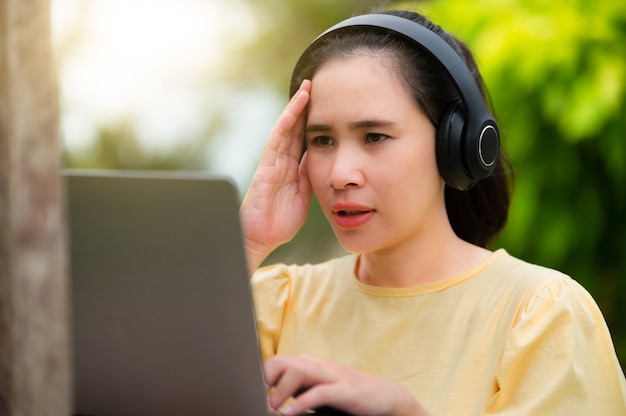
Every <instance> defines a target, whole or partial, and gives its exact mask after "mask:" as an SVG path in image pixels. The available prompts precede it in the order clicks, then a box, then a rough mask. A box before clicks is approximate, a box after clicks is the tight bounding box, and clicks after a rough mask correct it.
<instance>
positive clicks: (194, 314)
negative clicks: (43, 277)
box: [64, 171, 267, 416]
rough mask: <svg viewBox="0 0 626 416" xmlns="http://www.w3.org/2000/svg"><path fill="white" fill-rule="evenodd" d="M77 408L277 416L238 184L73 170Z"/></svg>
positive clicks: (70, 203) (154, 415) (97, 413)
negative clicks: (272, 412) (267, 386)
mask: <svg viewBox="0 0 626 416" xmlns="http://www.w3.org/2000/svg"><path fill="white" fill-rule="evenodd" d="M64 178H65V184H66V191H67V220H68V227H69V233H68V234H69V242H68V243H69V244H68V246H69V247H70V253H69V254H70V267H71V288H72V293H71V295H72V318H73V326H72V328H73V340H74V343H73V348H74V361H73V364H74V387H75V389H74V396H75V397H74V413H75V414H81V415H92V416H113V415H115V416H124V415H133V416H141V415H150V416H159V415H164V416H165V415H168V416H170V415H173V414H185V415H187V416H194V415H203V416H204V415H210V414H211V415H212V414H237V415H254V414H266V413H267V410H266V400H265V392H264V387H263V381H262V376H261V365H260V359H259V352H258V345H257V337H256V331H255V323H254V316H253V310H252V302H251V296H250V288H249V282H248V273H247V270H246V262H245V256H244V252H243V245H242V239H241V231H240V226H239V221H238V209H239V197H238V194H237V192H236V189H235V187H234V186H233V185H232V183H231V182H230V181H229V180H227V179H224V178H218V177H213V176H208V175H203V174H183V173H172V172H167V173H165V172H164V173H155V172H132V173H131V172H85V171H78V172H77V171H66V172H64Z"/></svg>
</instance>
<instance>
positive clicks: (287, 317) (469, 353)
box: [252, 250, 626, 416]
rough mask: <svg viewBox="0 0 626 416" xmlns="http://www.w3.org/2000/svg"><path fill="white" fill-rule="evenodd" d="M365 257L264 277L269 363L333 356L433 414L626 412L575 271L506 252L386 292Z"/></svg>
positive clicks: (257, 287)
mask: <svg viewBox="0 0 626 416" xmlns="http://www.w3.org/2000/svg"><path fill="white" fill-rule="evenodd" d="M356 261H357V256H354V255H349V256H346V257H342V258H339V259H335V260H331V261H329V262H326V263H322V264H319V265H304V266H286V265H276V266H271V267H268V268H263V269H260V270H258V271H257V272H256V273H255V275H254V277H253V280H252V287H253V294H254V300H255V311H256V316H257V322H258V330H259V341H260V344H261V350H262V353H263V357H264V359H267V358H268V357H269V356H271V355H274V354H280V355H295V354H311V355H315V356H318V357H323V358H326V359H329V360H331V361H333V362H336V363H339V364H343V365H346V366H349V367H352V368H355V369H358V370H361V371H365V372H368V373H371V374H374V375H377V376H379V377H383V378H386V379H388V380H392V381H395V382H397V383H399V384H401V385H403V386H404V387H405V388H406V389H408V391H410V392H411V393H412V394H413V395H414V396H415V398H416V399H417V400H418V401H419V402H420V403H421V404H422V406H424V407H425V408H426V409H428V410H429V411H430V412H431V414H433V415H463V416H468V415H524V416H527V415H551V416H552V415H568V416H571V415H602V416H608V415H626V381H625V380H624V374H623V372H622V370H621V368H620V366H619V363H618V361H617V358H616V355H615V350H614V347H613V344H612V342H611V337H610V335H609V332H608V329H607V327H606V324H605V322H604V318H603V317H602V314H601V313H600V310H599V309H598V307H597V305H596V303H595V302H594V301H593V299H592V298H591V296H590V295H589V294H588V293H587V291H585V289H583V288H582V287H581V286H580V285H579V284H578V283H576V282H575V281H574V280H572V279H571V278H569V277H567V276H565V275H563V274H561V273H559V272H557V271H554V270H550V269H546V268H543V267H539V266H535V265H531V264H528V263H525V262H522V261H520V260H518V259H515V258H513V257H512V256H510V255H509V254H507V253H506V252H505V251H504V250H499V251H496V252H495V253H493V254H492V255H491V256H489V258H488V259H486V260H485V261H484V262H482V263H481V264H479V265H478V266H476V267H474V268H472V269H471V270H468V271H467V272H466V273H463V274H462V275H460V276H456V277H454V278H452V279H448V280H444V281H439V282H436V283H433V284H428V285H424V286H418V287H412V288H381V287H375V286H368V285H365V284H363V283H361V282H359V281H358V280H357V279H356V277H355V274H354V270H355V265H356ZM364 400H366V398H364Z"/></svg>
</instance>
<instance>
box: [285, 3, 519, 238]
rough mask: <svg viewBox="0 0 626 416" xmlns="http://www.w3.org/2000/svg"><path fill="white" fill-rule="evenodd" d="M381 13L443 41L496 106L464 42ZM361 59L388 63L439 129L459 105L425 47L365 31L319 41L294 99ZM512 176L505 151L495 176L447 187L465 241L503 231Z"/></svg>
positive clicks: (416, 17)
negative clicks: (347, 60)
mask: <svg viewBox="0 0 626 416" xmlns="http://www.w3.org/2000/svg"><path fill="white" fill-rule="evenodd" d="M382 13H386V14H391V15H395V16H399V17H403V18H406V19H409V20H411V21H413V22H416V23H418V24H420V25H422V26H424V27H426V28H428V29H429V30H431V31H433V32H434V33H436V34H437V35H438V36H440V37H441V38H442V39H444V40H445V41H446V42H447V43H448V44H449V45H450V46H451V47H452V48H453V49H454V50H455V51H456V52H457V53H458V54H459V56H461V58H462V59H463V61H464V62H465V63H466V65H467V67H468V68H469V70H470V72H471V73H472V75H473V77H474V79H475V80H476V83H477V84H478V87H479V89H480V92H481V94H482V96H483V98H484V99H485V101H486V102H487V105H488V106H489V107H491V102H490V100H489V97H488V94H487V90H486V87H485V84H484V82H483V79H482V77H481V75H480V73H479V71H478V67H477V65H476V61H475V60H474V57H473V56H472V53H471V52H470V50H469V49H468V48H467V46H466V45H465V44H464V43H463V42H461V41H460V40H458V39H457V38H455V37H454V36H452V35H450V34H449V33H447V32H446V31H444V30H443V29H442V28H441V27H440V26H438V25H436V24H434V23H432V22H431V21H430V20H428V19H427V18H426V17H425V16H423V15H421V14H419V13H415V12H410V11H397V10H392V11H384V12H382ZM359 54H363V55H367V56H374V55H375V56H376V57H378V58H381V59H383V62H384V63H386V64H387V63H388V64H389V65H390V67H391V68H392V69H393V70H394V73H395V74H396V75H397V76H399V79H400V80H401V82H402V83H403V84H404V85H405V86H406V88H407V90H408V91H409V93H410V96H411V97H412V99H413V101H414V102H415V104H416V105H417V106H418V108H419V109H420V110H421V111H422V112H423V113H424V114H425V115H426V116H427V117H428V118H429V120H430V121H431V123H432V124H433V125H434V126H435V127H436V128H437V127H438V126H439V125H440V123H441V120H442V118H443V116H444V114H445V112H446V111H447V110H448V108H449V107H450V106H451V105H452V104H453V103H456V102H458V101H459V94H458V92H457V90H456V88H455V87H454V85H453V84H452V82H451V81H450V79H449V77H448V76H447V75H446V74H445V73H444V72H443V71H442V70H441V67H440V66H439V65H438V63H437V62H435V59H434V58H432V57H431V56H430V55H429V54H428V53H427V52H426V51H425V50H424V49H423V48H421V47H419V46H417V45H415V44H413V43H409V42H408V41H406V40H405V39H403V38H402V37H400V36H396V35H394V34H393V33H391V32H389V31H387V30H384V29H375V28H367V29H364V28H362V27H355V28H351V29H350V30H343V31H341V32H339V33H331V34H329V35H327V36H326V37H325V38H323V39H322V40H321V42H318V45H317V46H316V47H315V48H314V49H313V50H310V51H308V52H307V56H305V58H306V61H305V64H304V65H302V66H301V67H300V68H302V69H301V70H300V71H299V73H297V74H294V76H293V77H292V80H291V81H292V82H291V95H293V94H294V93H295V92H296V91H297V89H298V87H299V85H300V84H301V83H302V81H303V80H304V79H312V77H313V75H315V73H316V72H317V71H318V70H319V69H320V67H321V66H322V65H324V64H325V63H327V62H329V61H331V60H334V59H337V58H344V57H351V56H355V55H359ZM492 113H493V111H492ZM510 172H511V169H510V162H509V160H508V158H507V157H506V155H505V153H504V152H503V151H500V155H499V157H498V161H497V162H496V166H495V168H494V171H493V173H492V174H491V176H489V177H487V178H485V179H482V180H480V181H478V182H477V183H476V184H475V185H474V186H473V187H472V188H471V189H469V190H467V191H459V190H456V189H454V188H451V187H449V186H447V185H446V188H445V204H446V210H447V213H448V219H449V221H450V225H451V226H452V229H453V230H454V232H455V233H456V234H457V235H458V236H459V237H460V238H462V239H463V240H465V241H468V242H470V243H472V244H476V245H479V246H481V247H485V246H486V245H487V244H488V243H489V242H490V241H491V240H492V239H493V238H494V237H495V236H496V235H497V234H498V232H500V230H501V229H502V228H503V227H504V225H505V224H506V221H507V218H508V211H509V204H510V193H511V188H510V185H509V177H511V179H512V175H511V174H510Z"/></svg>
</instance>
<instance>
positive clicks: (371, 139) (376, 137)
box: [365, 133, 389, 144]
mask: <svg viewBox="0 0 626 416" xmlns="http://www.w3.org/2000/svg"><path fill="white" fill-rule="evenodd" d="M388 138H389V136H387V135H386V134H381V133H367V134H366V135H365V143H370V144H376V143H380V142H382V141H385V140H387V139H388Z"/></svg>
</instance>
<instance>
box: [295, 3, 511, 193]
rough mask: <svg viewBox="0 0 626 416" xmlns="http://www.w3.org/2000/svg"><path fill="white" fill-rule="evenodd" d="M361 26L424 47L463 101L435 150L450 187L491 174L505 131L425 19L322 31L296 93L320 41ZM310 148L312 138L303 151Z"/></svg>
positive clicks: (368, 20)
mask: <svg viewBox="0 0 626 416" xmlns="http://www.w3.org/2000/svg"><path fill="white" fill-rule="evenodd" d="M355 27H362V28H368V27H369V28H378V29H383V30H386V31H388V32H392V33H393V34H396V35H398V36H399V37H401V38H403V39H405V40H408V41H409V42H411V43H413V44H415V45H417V46H420V47H422V48H423V49H424V50H425V51H426V52H428V53H429V54H430V55H431V56H432V57H433V58H435V60H436V61H437V62H439V63H440V64H441V67H442V69H444V70H445V72H446V74H447V75H448V77H449V79H450V81H452V84H453V85H454V87H455V89H456V90H457V92H458V93H459V97H460V100H458V101H456V102H455V103H453V104H452V105H451V106H450V108H449V109H448V110H447V111H446V113H445V114H444V116H443V118H442V120H441V123H440V126H439V127H438V128H437V133H436V146H435V148H436V157H437V167H438V169H439V174H440V175H441V176H442V177H443V179H444V181H445V182H446V184H447V185H448V186H449V187H451V188H454V189H458V190H463V191H465V190H468V189H470V188H471V187H472V186H474V184H475V183H476V182H478V181H479V180H481V179H484V178H486V177H488V176H489V175H490V174H491V172H492V171H493V169H494V168H495V165H496V162H497V160H498V154H499V152H500V133H499V130H498V125H497V124H496V121H495V118H494V117H493V115H492V114H491V112H490V111H489V109H488V107H487V104H486V103H485V100H484V99H483V97H482V95H481V93H480V90H479V88H478V85H477V84H476V80H475V79H474V77H473V75H472V73H471V72H470V70H469V68H468V67H467V65H466V64H465V62H464V61H463V60H462V59H461V57H460V55H459V54H458V53H457V52H456V51H455V50H454V48H452V46H450V45H449V44H448V43H447V42H446V41H445V40H444V39H443V38H441V37H440V36H439V35H437V34H436V33H435V32H433V31H431V30H430V29H428V28H426V27H424V26H422V25H421V24H419V23H416V22H413V21H411V20H409V19H406V18H403V17H399V16H393V15H388V14H367V15H361V16H355V17H351V18H349V19H347V20H344V21H343V22H340V23H338V24H336V25H334V26H333V27H331V28H330V29H328V30H326V31H325V32H324V33H322V34H321V35H319V36H318V37H317V38H316V39H315V40H314V41H313V42H312V43H311V44H310V45H309V47H308V48H307V49H306V50H305V51H304V53H303V54H302V55H301V56H300V59H299V60H298V62H297V63H296V66H295V69H294V72H293V75H292V78H291V95H293V94H294V93H295V91H296V89H297V88H298V85H296V80H295V77H296V76H297V75H298V74H299V73H300V72H302V70H303V69H304V67H305V65H306V61H307V59H306V57H307V56H308V55H309V54H310V53H311V52H312V51H313V50H315V49H316V47H317V46H318V45H319V44H320V41H321V40H323V39H325V38H326V37H327V36H328V35H330V34H331V33H332V34H336V33H337V32H339V31H342V30H345V29H349V28H355ZM305 146H306V139H305V140H304V146H303V152H304V149H306V147H305Z"/></svg>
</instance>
